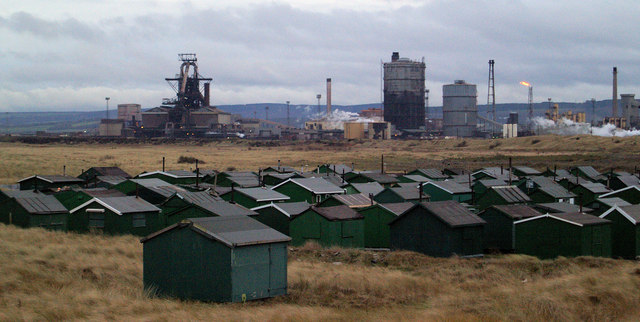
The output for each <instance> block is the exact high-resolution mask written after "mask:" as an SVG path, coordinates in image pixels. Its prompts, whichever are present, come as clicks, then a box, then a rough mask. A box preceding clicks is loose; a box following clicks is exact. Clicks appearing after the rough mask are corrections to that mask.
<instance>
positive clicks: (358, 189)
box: [344, 182, 384, 196]
mask: <svg viewBox="0 0 640 322" xmlns="http://www.w3.org/2000/svg"><path fill="white" fill-rule="evenodd" d="M344 189H345V190H346V191H347V194H354V193H364V194H365V195H367V196H368V195H369V194H372V195H374V196H375V195H377V194H379V193H380V192H381V191H382V190H384V187H383V186H382V185H381V184H379V183H377V182H367V183H350V184H348V185H346V186H345V187H344Z"/></svg>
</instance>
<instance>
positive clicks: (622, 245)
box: [600, 205, 640, 259]
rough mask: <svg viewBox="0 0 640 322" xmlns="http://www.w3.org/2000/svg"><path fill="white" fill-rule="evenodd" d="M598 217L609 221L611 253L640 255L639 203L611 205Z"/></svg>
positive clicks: (635, 256)
mask: <svg viewBox="0 0 640 322" xmlns="http://www.w3.org/2000/svg"><path fill="white" fill-rule="evenodd" d="M600 218H604V219H607V220H610V221H611V255H612V256H613V257H614V258H617V257H622V258H629V259H636V258H638V257H639V256H640V225H638V223H640V205H631V206H624V207H619V206H613V208H611V209H609V210H607V211H606V212H605V213H603V214H602V215H601V216H600Z"/></svg>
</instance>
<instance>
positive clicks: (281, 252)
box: [269, 244, 287, 296]
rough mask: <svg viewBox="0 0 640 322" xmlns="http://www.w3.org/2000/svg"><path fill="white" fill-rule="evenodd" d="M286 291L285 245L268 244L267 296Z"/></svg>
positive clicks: (281, 293)
mask: <svg viewBox="0 0 640 322" xmlns="http://www.w3.org/2000/svg"><path fill="white" fill-rule="evenodd" d="M286 293H287V246H286V245H284V244H271V245H269V296H275V295H284V294H286Z"/></svg>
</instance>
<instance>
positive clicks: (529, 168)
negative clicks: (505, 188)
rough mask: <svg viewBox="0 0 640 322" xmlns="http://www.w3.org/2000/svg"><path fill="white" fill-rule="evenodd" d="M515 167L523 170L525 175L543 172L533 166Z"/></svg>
mask: <svg viewBox="0 0 640 322" xmlns="http://www.w3.org/2000/svg"><path fill="white" fill-rule="evenodd" d="M513 168H514V169H516V170H518V171H520V172H522V173H524V174H525V175H539V174H542V172H540V171H538V170H536V169H534V168H531V167H526V166H516V167H513Z"/></svg>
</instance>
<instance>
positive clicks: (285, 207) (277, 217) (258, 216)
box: [249, 201, 311, 236]
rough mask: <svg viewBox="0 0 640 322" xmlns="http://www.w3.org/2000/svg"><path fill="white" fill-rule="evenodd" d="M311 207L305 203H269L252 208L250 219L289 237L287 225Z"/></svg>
mask: <svg viewBox="0 0 640 322" xmlns="http://www.w3.org/2000/svg"><path fill="white" fill-rule="evenodd" d="M309 207H311V205H310V204H309V203H307V202H306V201H301V202H284V203H277V204H276V203H271V204H268V205H263V206H260V207H255V208H252V209H251V210H252V211H254V212H255V214H254V215H249V216H251V218H253V219H255V220H257V221H259V222H261V223H263V224H265V225H267V226H269V227H271V228H273V229H275V230H277V231H279V232H281V233H283V234H285V235H287V236H289V223H291V220H292V219H293V218H295V217H296V216H298V215H300V214H301V213H303V212H305V211H307V210H308V209H309Z"/></svg>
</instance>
